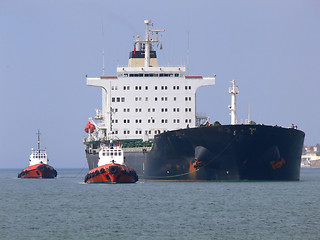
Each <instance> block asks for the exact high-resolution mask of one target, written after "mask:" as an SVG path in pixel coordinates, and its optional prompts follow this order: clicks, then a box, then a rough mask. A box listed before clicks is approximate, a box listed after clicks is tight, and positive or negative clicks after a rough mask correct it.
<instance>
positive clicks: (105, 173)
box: [84, 163, 138, 183]
mask: <svg viewBox="0 0 320 240" xmlns="http://www.w3.org/2000/svg"><path fill="white" fill-rule="evenodd" d="M137 181H138V175H137V174H136V172H135V171H134V170H133V169H132V168H129V167H127V166H125V165H122V164H116V163H110V164H106V165H103V166H99V167H96V168H94V169H92V170H90V171H89V173H88V174H87V175H86V177H85V179H84V182H85V183H135V182H137Z"/></svg>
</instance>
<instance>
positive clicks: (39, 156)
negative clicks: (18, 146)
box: [18, 130, 57, 178]
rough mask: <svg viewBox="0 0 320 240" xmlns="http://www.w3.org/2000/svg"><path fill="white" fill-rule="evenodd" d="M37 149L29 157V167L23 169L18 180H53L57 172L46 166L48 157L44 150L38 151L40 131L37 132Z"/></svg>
mask: <svg viewBox="0 0 320 240" xmlns="http://www.w3.org/2000/svg"><path fill="white" fill-rule="evenodd" d="M37 135H38V149H37V150H34V149H33V148H32V152H31V155H30V159H29V162H30V166H29V167H26V168H25V169H23V170H22V171H21V172H20V173H19V174H18V178H55V177H56V176H57V171H56V170H55V169H54V168H53V167H51V166H50V165H48V161H49V160H48V155H47V153H46V150H41V149H40V131H39V130H38V133H37Z"/></svg>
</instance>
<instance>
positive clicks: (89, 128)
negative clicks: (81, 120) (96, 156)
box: [84, 122, 96, 133]
mask: <svg viewBox="0 0 320 240" xmlns="http://www.w3.org/2000/svg"><path fill="white" fill-rule="evenodd" d="M95 129H96V127H95V126H94V125H93V124H92V123H91V122H88V123H87V125H86V127H85V128H84V131H85V132H86V133H89V132H90V133H93V132H94V130H95Z"/></svg>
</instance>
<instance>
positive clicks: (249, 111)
mask: <svg viewBox="0 0 320 240" xmlns="http://www.w3.org/2000/svg"><path fill="white" fill-rule="evenodd" d="M248 123H249V124H250V102H248Z"/></svg>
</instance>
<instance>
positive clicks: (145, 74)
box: [118, 73, 184, 77]
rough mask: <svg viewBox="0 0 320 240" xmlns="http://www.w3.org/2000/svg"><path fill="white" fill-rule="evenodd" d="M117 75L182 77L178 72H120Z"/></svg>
mask: <svg viewBox="0 0 320 240" xmlns="http://www.w3.org/2000/svg"><path fill="white" fill-rule="evenodd" d="M118 77H184V74H179V73H160V74H159V73H120V74H118Z"/></svg>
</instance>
